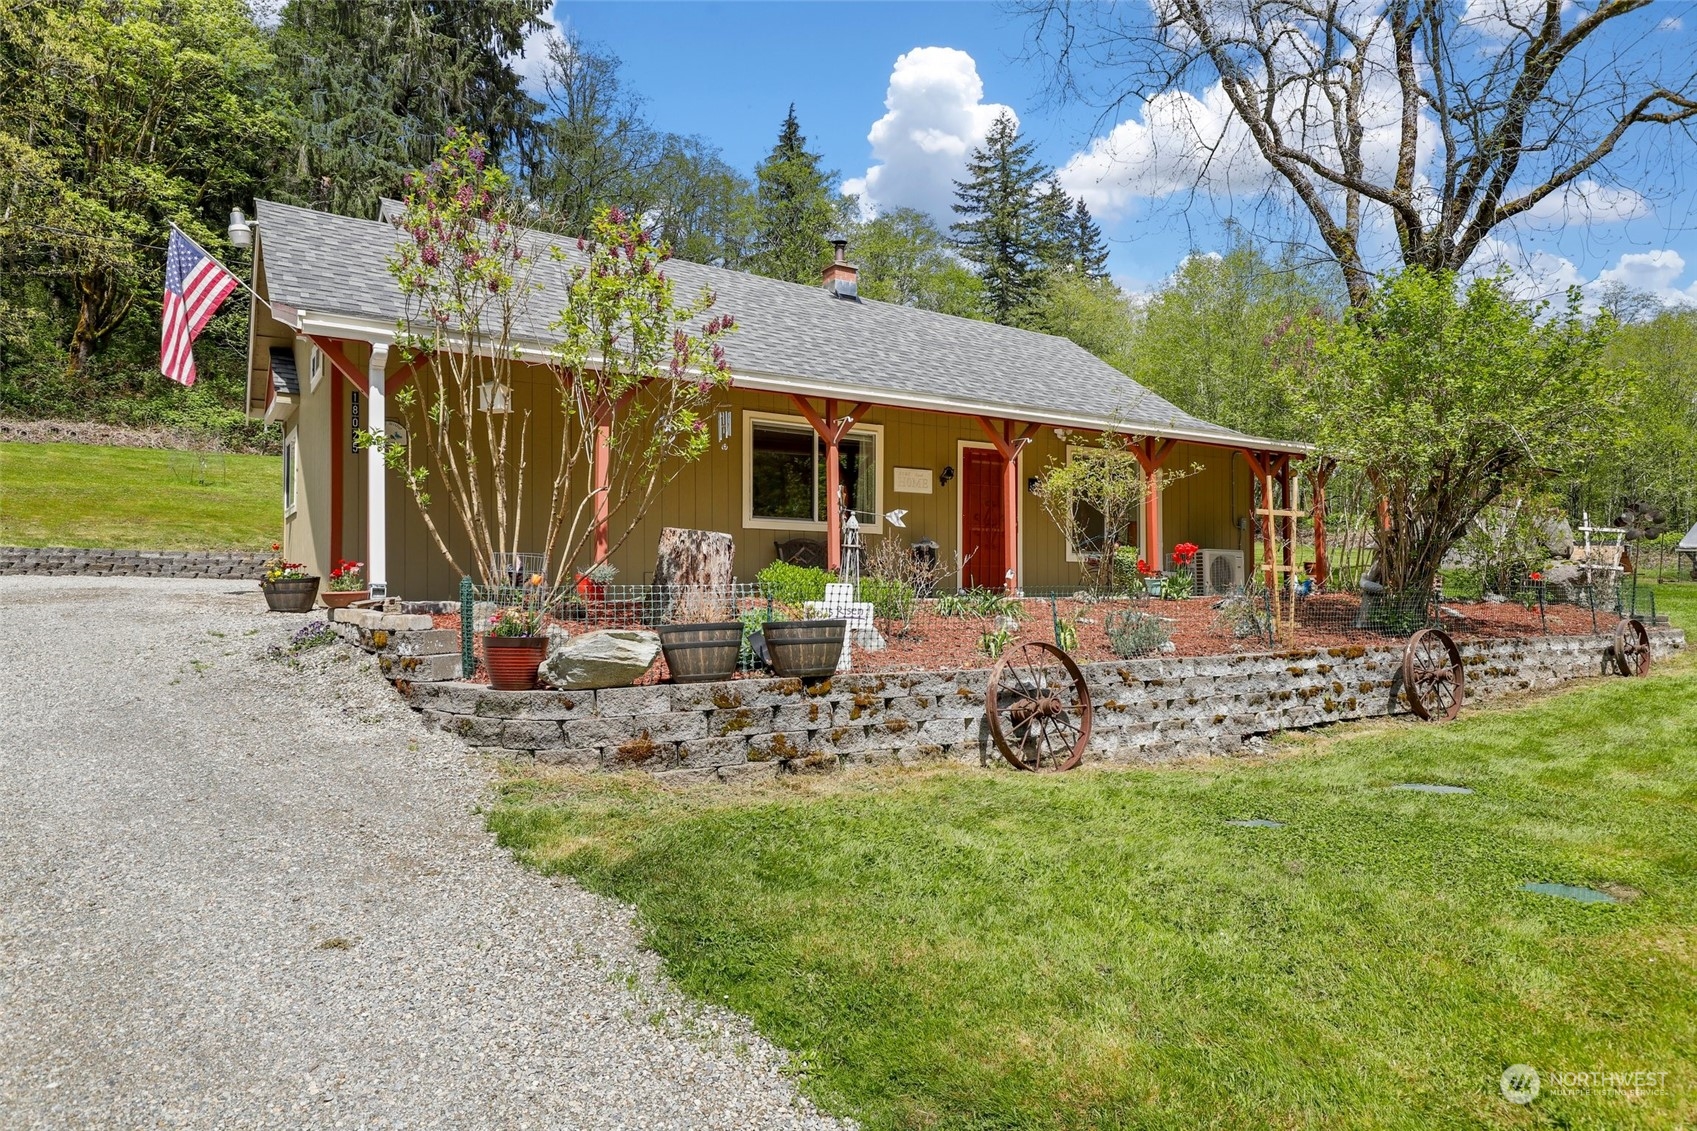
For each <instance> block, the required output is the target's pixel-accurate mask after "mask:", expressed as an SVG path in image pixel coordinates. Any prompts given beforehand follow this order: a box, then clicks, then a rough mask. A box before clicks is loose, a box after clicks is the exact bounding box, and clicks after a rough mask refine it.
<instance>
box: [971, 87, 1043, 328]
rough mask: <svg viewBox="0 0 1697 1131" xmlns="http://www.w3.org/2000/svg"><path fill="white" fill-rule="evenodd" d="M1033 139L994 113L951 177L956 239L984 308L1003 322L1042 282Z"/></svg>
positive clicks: (1038, 168)
mask: <svg viewBox="0 0 1697 1131" xmlns="http://www.w3.org/2000/svg"><path fill="white" fill-rule="evenodd" d="M1035 150H1036V145H1035V143H1032V142H1022V141H1020V140H1019V124H1018V123H1017V122H1015V121H1014V119H1013V116H1012V115H1010V114H1003V115H1001V116H1000V117H998V118H997V119H996V121H995V124H994V125H992V126H991V127H990V132H989V134H988V135H987V136H986V137H985V139H984V144H983V145H981V146H979V147H978V148H976V149H974V150H973V151H972V157H971V158H970V159H969V160H968V161H967V163H966V172H967V179H966V180H964V181H956V182H955V215H957V216H959V217H960V219H959V220H957V221H956V222H955V223H954V224H952V225H951V226H950V231H951V232H953V234H954V237H955V242H956V245H957V246H958V247H959V248H960V252H961V254H962V255H963V256H965V257H966V259H967V261H968V262H969V263H971V264H972V265H973V267H974V268H975V269H976V270H977V272H978V277H979V278H980V279H982V280H983V281H984V302H985V313H986V314H988V315H989V316H990V317H991V318H992V319H993V320H995V321H997V322H1001V323H1003V324H1011V323H1013V322H1014V321H1016V319H1017V317H1018V315H1019V313H1020V312H1021V311H1022V310H1024V309H1025V308H1026V306H1027V305H1028V304H1029V303H1030V302H1031V300H1032V299H1033V298H1034V297H1035V296H1036V294H1037V292H1038V290H1039V289H1040V288H1041V286H1042V282H1043V275H1044V272H1043V268H1044V266H1045V260H1046V255H1045V252H1046V250H1047V247H1048V241H1047V239H1046V238H1045V233H1044V229H1043V218H1042V216H1041V215H1040V212H1039V209H1038V208H1037V207H1036V204H1037V186H1038V185H1039V184H1040V183H1041V182H1042V180H1043V178H1044V175H1045V172H1046V170H1044V168H1043V166H1042V165H1041V164H1039V163H1038V161H1037V160H1036V158H1035V156H1034V153H1035Z"/></svg>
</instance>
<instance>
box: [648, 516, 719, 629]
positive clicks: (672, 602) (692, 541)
mask: <svg viewBox="0 0 1697 1131" xmlns="http://www.w3.org/2000/svg"><path fill="white" fill-rule="evenodd" d="M734 551H735V543H734V542H732V541H731V536H730V535H729V534H721V533H719V532H718V531H715V530H689V529H685V528H683V527H677V526H668V527H666V528H665V529H663V530H661V531H660V550H659V556H658V557H657V558H656V559H655V562H654V584H655V585H656V586H659V587H660V588H661V589H662V590H663V591H664V592H665V594H666V598H667V600H666V603H667V606H668V607H669V609H670V611H671V616H670V619H671V620H672V621H673V622H674V623H679V624H682V623H689V622H695V621H716V620H723V619H726V618H728V617H731V616H734V615H735V613H736V609H735V603H734V602H733V601H732V599H731V598H732V593H731V584H732V578H733V572H732V565H731V563H732V556H733V553H734Z"/></svg>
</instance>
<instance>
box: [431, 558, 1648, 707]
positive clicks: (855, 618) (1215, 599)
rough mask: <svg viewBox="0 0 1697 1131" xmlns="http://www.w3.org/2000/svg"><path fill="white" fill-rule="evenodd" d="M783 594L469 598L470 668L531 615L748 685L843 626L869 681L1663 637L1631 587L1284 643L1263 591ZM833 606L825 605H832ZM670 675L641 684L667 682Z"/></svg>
mask: <svg viewBox="0 0 1697 1131" xmlns="http://www.w3.org/2000/svg"><path fill="white" fill-rule="evenodd" d="M832 588H833V589H836V590H837V592H835V593H827V592H822V591H816V590H808V591H801V592H797V591H785V590H780V589H775V588H773V587H771V586H766V585H761V584H759V583H752V584H751V583H741V582H738V583H735V584H732V585H730V586H728V587H726V588H724V589H722V590H716V591H712V592H707V591H703V590H696V589H688V588H682V587H669V586H663V585H634V584H633V585H617V584H595V583H592V582H591V583H585V582H580V583H579V584H578V586H577V587H576V588H574V589H572V590H569V591H566V592H559V593H552V594H549V593H544V592H543V591H542V590H541V589H540V587H532V586H529V585H527V584H524V583H522V581H521V582H520V583H519V584H510V585H496V586H483V585H477V584H475V583H473V582H472V581H471V580H470V579H469V578H468V579H465V581H464V582H463V583H462V586H461V601H460V615H459V617H458V618H457V620H458V622H459V623H458V628H459V629H460V644H461V668H462V671H463V673H464V674H465V676H466V677H467V678H471V677H472V676H473V675H474V674H475V673H476V671H477V670H478V668H479V667H480V658H481V657H480V651H481V645H480V642H481V637H482V634H483V632H485V631H487V628H488V627H489V625H490V623H491V619H492V618H493V617H494V616H495V615H496V614H497V612H498V611H499V610H501V609H513V608H519V609H528V610H531V611H532V612H534V614H535V616H536V624H537V629H536V631H537V632H538V633H542V632H546V631H548V630H550V629H554V630H556V631H558V630H561V629H563V630H564V631H565V632H566V633H568V634H572V635H575V634H578V633H581V632H588V631H595V630H600V629H653V628H656V627H658V626H661V625H667V624H695V623H701V622H728V621H738V622H741V624H742V626H743V641H744V647H743V649H742V653H741V656H740V660H739V673H740V674H744V675H747V674H764V673H765V672H766V670H767V669H766V666H765V664H764V663H763V662H762V659H761V657H760V655H759V652H758V645H757V642H756V641H755V639H754V636H755V633H757V632H758V631H759V630H760V629H761V628H762V626H764V625H765V624H767V623H769V622H771V621H774V620H793V619H804V618H811V617H824V616H833V617H836V616H840V617H845V618H846V619H848V620H849V621H850V625H851V631H850V634H849V641H850V644H849V649H850V663H851V666H852V669H853V670H855V671H861V672H882V671H916V670H930V671H939V670H957V669H971V668H982V667H988V666H990V665H991V664H993V663H994V662H995V661H996V660H997V659H998V658H999V657H1000V656H1001V655H1002V654H1003V653H1004V652H1005V651H1007V650H1008V648H1009V647H1011V646H1014V645H1016V644H1018V643H1025V642H1029V641H1038V640H1041V641H1049V642H1053V643H1055V644H1057V645H1058V646H1060V647H1061V648H1063V649H1065V650H1066V651H1067V652H1069V653H1071V654H1072V655H1073V656H1074V657H1075V658H1076V659H1077V660H1078V661H1079V662H1081V663H1090V662H1102V661H1110V660H1114V659H1132V658H1140V657H1150V656H1160V655H1177V656H1207V655H1225V654H1232V653H1249V652H1262V651H1267V650H1270V649H1278V648H1317V647H1334V646H1342V645H1350V644H1370V643H1373V642H1376V641H1382V640H1385V639H1387V638H1401V637H1407V636H1409V635H1412V634H1413V633H1414V632H1415V631H1417V630H1418V629H1421V628H1425V627H1428V626H1435V627H1441V628H1443V629H1445V630H1446V631H1448V632H1449V633H1450V634H1451V635H1453V636H1458V637H1474V638H1490V637H1497V638H1506V637H1516V636H1537V635H1585V634H1599V633H1609V632H1613V631H1614V629H1615V627H1616V625H1617V624H1618V623H1619V621H1620V620H1622V619H1626V618H1638V619H1643V620H1646V621H1647V622H1648V623H1651V624H1654V623H1657V621H1656V611H1655V594H1654V592H1653V591H1652V590H1649V589H1646V590H1644V591H1643V592H1642V593H1641V592H1640V591H1639V590H1638V589H1637V587H1636V585H1635V584H1633V583H1632V582H1631V581H1630V579H1629V580H1628V581H1627V583H1625V584H1618V585H1606V584H1597V585H1570V586H1562V587H1552V586H1545V585H1542V584H1538V583H1529V584H1528V585H1527V586H1526V587H1524V588H1522V589H1519V590H1516V591H1515V592H1514V593H1513V594H1511V595H1509V596H1508V597H1507V598H1506V599H1504V600H1501V601H1495V602H1485V601H1467V602H1462V601H1456V602H1450V601H1446V600H1445V599H1444V598H1443V596H1442V595H1441V594H1440V593H1431V594H1425V595H1421V596H1419V597H1417V598H1415V599H1413V600H1406V599H1398V598H1396V597H1393V596H1390V595H1385V594H1363V593H1359V592H1354V593H1350V592H1345V593H1325V592H1322V593H1316V594H1313V595H1309V596H1297V597H1294V598H1289V599H1287V600H1286V601H1285V602H1283V604H1282V611H1283V612H1284V616H1285V624H1286V625H1287V626H1289V625H1292V624H1293V625H1294V630H1290V629H1288V628H1287V629H1286V630H1285V631H1280V626H1278V625H1275V623H1274V619H1273V607H1272V606H1273V603H1272V601H1271V600H1270V597H1269V595H1268V594H1267V592H1266V591H1265V590H1252V591H1250V592H1248V593H1244V592H1231V593H1225V594H1219V593H1215V594H1209V595H1205V596H1189V597H1177V598H1173V597H1172V595H1170V594H1169V595H1168V596H1167V597H1154V596H1151V595H1149V594H1147V593H1141V594H1137V595H1132V594H1127V593H1123V592H1096V591H1092V590H1090V589H1085V588H1079V587H1062V588H1056V589H1049V590H1028V591H1026V592H1025V593H1024V594H1022V595H1020V596H1008V595H1005V594H1003V593H1000V592H995V591H991V590H983V589H977V590H963V591H960V592H954V593H943V594H938V595H932V596H921V595H919V594H918V593H916V592H915V591H914V589H913V588H912V587H911V586H904V585H901V584H899V583H893V582H888V581H884V580H880V579H877V578H871V577H866V578H862V579H861V580H860V581H859V583H858V584H857V585H855V586H852V587H850V592H848V593H847V594H844V593H843V592H842V588H843V587H835V586H833V587H832ZM828 598H829V599H828ZM667 675H668V673H667V672H666V671H665V666H664V661H661V662H660V663H659V664H657V665H656V668H655V669H654V670H653V671H651V672H650V673H649V676H648V677H646V679H645V680H644V682H652V681H659V680H663V679H665V678H667Z"/></svg>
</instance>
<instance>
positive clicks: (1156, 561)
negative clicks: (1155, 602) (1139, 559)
mask: <svg viewBox="0 0 1697 1131" xmlns="http://www.w3.org/2000/svg"><path fill="white" fill-rule="evenodd" d="M1177 444H1178V441H1177V440H1156V439H1155V437H1153V436H1148V437H1145V438H1144V439H1142V440H1140V441H1138V442H1137V443H1136V444H1135V445H1133V446H1132V449H1131V454H1132V455H1134V456H1136V457H1137V463H1138V466H1139V467H1141V468H1142V469H1143V522H1142V526H1143V530H1142V534H1143V538H1142V542H1143V560H1144V561H1146V562H1148V563H1149V568H1150V569H1154V570H1158V569H1160V568H1161V551H1162V545H1161V465H1162V464H1164V463H1166V462H1167V457H1168V456H1170V455H1172V454H1173V448H1174V447H1175V446H1177Z"/></svg>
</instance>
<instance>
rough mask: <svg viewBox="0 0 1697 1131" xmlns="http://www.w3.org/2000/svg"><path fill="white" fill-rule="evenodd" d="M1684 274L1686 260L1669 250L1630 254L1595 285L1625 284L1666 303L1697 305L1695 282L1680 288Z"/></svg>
mask: <svg viewBox="0 0 1697 1131" xmlns="http://www.w3.org/2000/svg"><path fill="white" fill-rule="evenodd" d="M1684 274H1685V257H1684V256H1683V255H1681V254H1679V252H1677V251H1674V250H1672V249H1671V248H1668V249H1663V250H1660V251H1632V252H1627V253H1626V254H1625V255H1623V256H1621V257H1620V261H1619V262H1618V263H1616V264H1615V265H1614V266H1613V267H1610V268H1609V269H1608V270H1606V271H1604V272H1603V273H1602V274H1601V275H1598V276H1597V283H1598V285H1601V284H1604V283H1625V284H1626V285H1627V286H1629V287H1631V288H1632V289H1633V290H1635V291H1648V292H1649V293H1650V294H1653V295H1655V296H1656V297H1657V298H1659V299H1661V300H1662V301H1663V302H1665V303H1669V304H1679V303H1689V304H1693V305H1697V281H1694V282H1691V283H1689V284H1687V285H1686V286H1684V287H1681V286H1680V285H1679V280H1680V278H1681V276H1683V275H1684Z"/></svg>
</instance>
